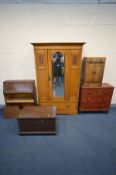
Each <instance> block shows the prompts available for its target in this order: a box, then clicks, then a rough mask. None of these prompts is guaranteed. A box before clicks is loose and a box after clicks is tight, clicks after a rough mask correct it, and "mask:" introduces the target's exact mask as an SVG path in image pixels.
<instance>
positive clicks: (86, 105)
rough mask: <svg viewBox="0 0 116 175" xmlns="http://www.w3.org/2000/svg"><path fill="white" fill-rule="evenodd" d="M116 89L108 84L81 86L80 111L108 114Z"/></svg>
mask: <svg viewBox="0 0 116 175" xmlns="http://www.w3.org/2000/svg"><path fill="white" fill-rule="evenodd" d="M113 90H114V87H113V86H111V85H110V84H108V83H103V84H102V85H101V86H93V85H89V86H81V89H80V97H79V111H80V112H82V111H104V112H108V111H109V108H110V104H111V99H112V94H113Z"/></svg>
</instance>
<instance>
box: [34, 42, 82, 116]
mask: <svg viewBox="0 0 116 175" xmlns="http://www.w3.org/2000/svg"><path fill="white" fill-rule="evenodd" d="M84 44H85V43H32V45H33V48H34V56H35V68H36V82H37V96H38V104H39V105H40V106H56V113H57V114H77V113H78V97H79V87H80V68H81V57H82V48H83V45H84Z"/></svg>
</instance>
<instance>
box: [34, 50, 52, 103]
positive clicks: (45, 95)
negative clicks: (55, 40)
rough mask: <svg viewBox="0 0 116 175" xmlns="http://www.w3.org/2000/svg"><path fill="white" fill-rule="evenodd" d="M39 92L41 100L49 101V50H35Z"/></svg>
mask: <svg viewBox="0 0 116 175" xmlns="http://www.w3.org/2000/svg"><path fill="white" fill-rule="evenodd" d="M35 65H36V77H37V92H38V100H39V101H49V83H48V79H49V77H48V59H47V50H35Z"/></svg>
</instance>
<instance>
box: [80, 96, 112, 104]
mask: <svg viewBox="0 0 116 175" xmlns="http://www.w3.org/2000/svg"><path fill="white" fill-rule="evenodd" d="M110 101H111V95H109V96H108V95H107V96H105V95H99V96H96V97H95V96H94V95H93V96H92V97H91V96H90V97H89V96H88V97H87V96H81V98H80V102H83V103H87V102H88V103H89V102H90V103H95V102H96V103H101V102H102V103H104V102H110Z"/></svg>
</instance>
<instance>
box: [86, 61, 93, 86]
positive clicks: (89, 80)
mask: <svg viewBox="0 0 116 175" xmlns="http://www.w3.org/2000/svg"><path fill="white" fill-rule="evenodd" d="M94 72H95V64H94V63H93V62H86V64H85V75H84V83H93V82H94Z"/></svg>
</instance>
